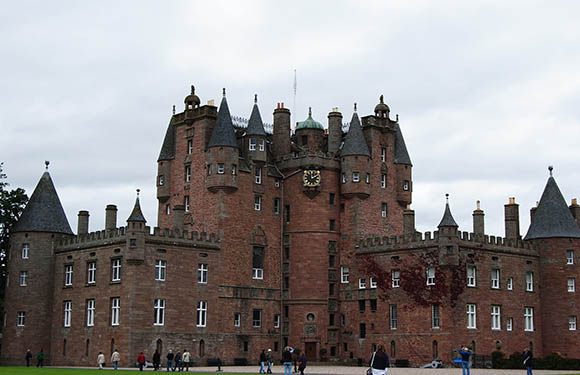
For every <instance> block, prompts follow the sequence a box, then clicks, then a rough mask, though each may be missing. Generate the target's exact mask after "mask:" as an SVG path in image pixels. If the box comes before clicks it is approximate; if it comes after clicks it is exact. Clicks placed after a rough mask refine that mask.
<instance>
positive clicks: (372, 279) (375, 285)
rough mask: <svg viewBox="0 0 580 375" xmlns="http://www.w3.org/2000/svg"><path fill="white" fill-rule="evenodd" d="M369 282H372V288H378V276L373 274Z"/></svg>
mask: <svg viewBox="0 0 580 375" xmlns="http://www.w3.org/2000/svg"><path fill="white" fill-rule="evenodd" d="M369 282H370V287H371V289H376V288H377V278H376V277H374V276H371V278H370V279H369Z"/></svg>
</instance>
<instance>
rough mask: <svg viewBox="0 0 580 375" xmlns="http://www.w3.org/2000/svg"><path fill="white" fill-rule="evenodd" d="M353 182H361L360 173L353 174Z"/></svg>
mask: <svg viewBox="0 0 580 375" xmlns="http://www.w3.org/2000/svg"><path fill="white" fill-rule="evenodd" d="M352 182H360V173H358V172H352Z"/></svg>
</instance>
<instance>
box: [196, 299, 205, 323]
mask: <svg viewBox="0 0 580 375" xmlns="http://www.w3.org/2000/svg"><path fill="white" fill-rule="evenodd" d="M196 326H197V327H206V326H207V301H198V302H197V323H196Z"/></svg>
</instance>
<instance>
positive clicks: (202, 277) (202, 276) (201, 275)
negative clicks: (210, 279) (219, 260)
mask: <svg viewBox="0 0 580 375" xmlns="http://www.w3.org/2000/svg"><path fill="white" fill-rule="evenodd" d="M207 268H208V266H207V264H203V263H199V264H198V265H197V283H198V284H207Z"/></svg>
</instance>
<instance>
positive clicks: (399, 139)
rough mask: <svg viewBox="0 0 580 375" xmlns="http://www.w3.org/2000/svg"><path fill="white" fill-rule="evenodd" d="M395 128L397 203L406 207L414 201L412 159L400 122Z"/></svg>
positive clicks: (395, 124)
mask: <svg viewBox="0 0 580 375" xmlns="http://www.w3.org/2000/svg"><path fill="white" fill-rule="evenodd" d="M397 120H398V118H397ZM394 126H395V160H394V163H395V169H396V170H397V189H396V190H397V201H398V202H399V204H400V205H401V206H406V205H408V204H410V203H411V201H412V192H413V180H412V173H411V172H412V168H413V164H412V163H411V158H410V157H409V152H408V151H407V146H406V145H405V139H404V138H403V133H402V132H401V127H400V126H399V123H398V122H395V123H394Z"/></svg>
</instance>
